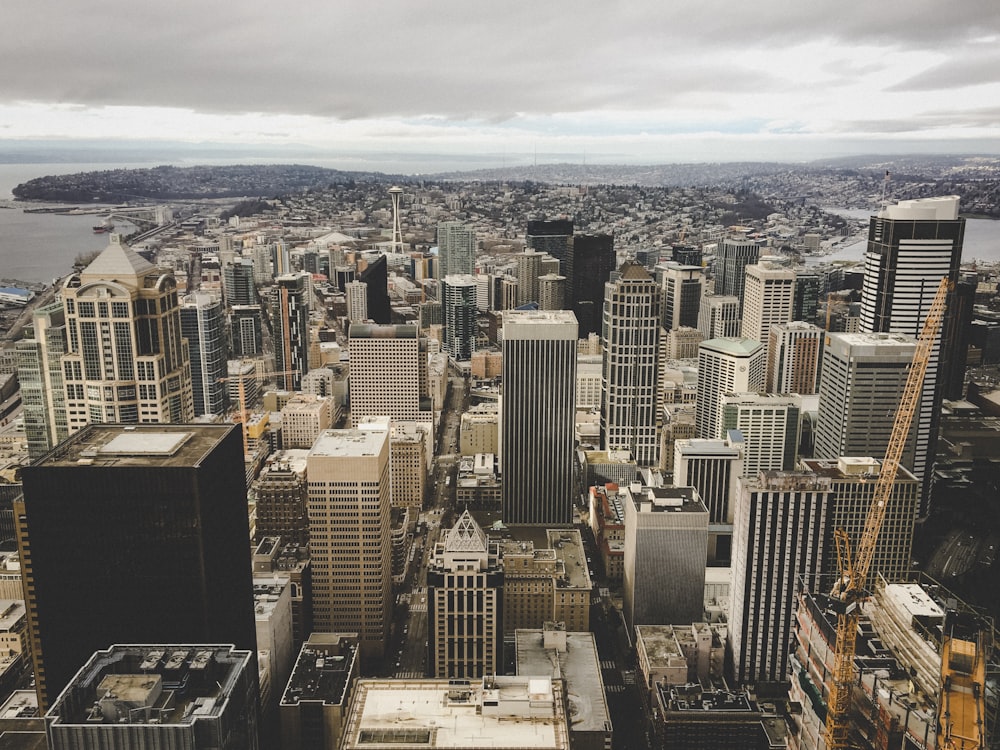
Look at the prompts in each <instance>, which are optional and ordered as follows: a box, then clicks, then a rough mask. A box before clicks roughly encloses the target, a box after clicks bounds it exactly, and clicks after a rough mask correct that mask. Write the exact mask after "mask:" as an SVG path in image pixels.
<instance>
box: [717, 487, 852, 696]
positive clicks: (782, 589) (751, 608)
mask: <svg viewBox="0 0 1000 750" xmlns="http://www.w3.org/2000/svg"><path fill="white" fill-rule="evenodd" d="M738 481H739V489H738V491H737V497H736V512H735V521H734V526H735V528H734V532H733V562H732V582H731V587H730V597H731V609H730V615H729V638H730V642H731V644H732V652H733V673H734V676H735V678H736V682H737V683H739V684H741V685H745V684H754V683H757V682H781V681H784V680H787V679H788V654H789V644H790V643H791V640H790V639H791V636H792V621H793V619H794V614H795V592H796V591H797V590H798V589H797V586H798V585H799V584H800V582H802V583H804V585H805V586H806V587H807V588H808V589H809V590H811V591H815V590H816V588H815V587H816V586H817V585H818V584H819V578H820V573H821V570H822V568H823V553H824V549H825V546H826V542H827V537H828V534H829V533H831V532H830V527H829V518H830V516H829V514H830V506H831V504H832V503H833V496H832V495H833V493H832V491H831V486H830V480H829V478H827V477H820V476H816V475H815V474H813V473H812V472H807V471H793V472H777V471H768V472H763V473H761V474H759V475H758V476H756V477H742V478H740V479H739V480H738Z"/></svg>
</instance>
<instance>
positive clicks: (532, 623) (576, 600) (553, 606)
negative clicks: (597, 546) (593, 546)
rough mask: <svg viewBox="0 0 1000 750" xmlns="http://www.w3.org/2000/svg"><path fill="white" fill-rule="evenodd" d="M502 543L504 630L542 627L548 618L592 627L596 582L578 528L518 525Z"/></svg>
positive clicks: (574, 627)
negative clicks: (592, 579)
mask: <svg viewBox="0 0 1000 750" xmlns="http://www.w3.org/2000/svg"><path fill="white" fill-rule="evenodd" d="M510 530H511V531H513V538H510V539H504V540H503V541H502V543H501V554H502V557H503V565H504V591H503V606H504V612H503V619H504V627H503V630H504V633H513V632H514V631H515V630H518V629H525V628H527V629H531V630H538V629H540V628H541V627H542V626H543V625H544V623H546V622H549V621H554V622H562V623H565V625H566V629H567V630H580V631H585V630H590V594H591V591H592V589H593V583H592V582H591V578H590V571H589V570H588V568H587V555H586V552H585V551H584V547H583V539H582V537H581V536H580V532H579V531H578V530H576V529H548V530H543V529H537V528H531V527H516V528H513V529H510Z"/></svg>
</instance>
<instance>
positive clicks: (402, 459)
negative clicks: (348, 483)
mask: <svg viewBox="0 0 1000 750" xmlns="http://www.w3.org/2000/svg"><path fill="white" fill-rule="evenodd" d="M426 433H427V431H426V430H425V429H424V426H423V425H422V424H420V423H416V424H415V423H413V422H393V423H392V428H391V433H390V437H389V455H390V459H389V460H390V464H391V469H390V472H391V474H392V507H394V508H415V509H416V510H418V511H419V510H420V508H421V506H423V503H424V494H425V492H426V489H427V459H428V448H427V443H428V442H429V437H428V435H427V434H426Z"/></svg>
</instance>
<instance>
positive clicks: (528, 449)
mask: <svg viewBox="0 0 1000 750" xmlns="http://www.w3.org/2000/svg"><path fill="white" fill-rule="evenodd" d="M576 341H577V324H576V318H575V317H574V316H573V313H571V312H569V311H563V310H559V311H551V312H549V311H544V312H543V311H534V310H509V311H507V312H505V313H504V316H503V393H502V396H501V405H500V459H501V462H502V466H503V486H502V491H501V493H502V496H501V507H502V514H503V521H504V523H507V524H534V525H546V526H560V525H568V524H571V523H572V522H573V497H574V494H575V489H574V482H573V463H574V445H575V429H574V426H575V417H576Z"/></svg>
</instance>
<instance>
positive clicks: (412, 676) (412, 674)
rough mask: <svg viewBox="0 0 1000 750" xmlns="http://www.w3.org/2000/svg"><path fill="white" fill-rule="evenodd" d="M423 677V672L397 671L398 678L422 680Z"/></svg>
mask: <svg viewBox="0 0 1000 750" xmlns="http://www.w3.org/2000/svg"><path fill="white" fill-rule="evenodd" d="M423 677H424V673H423V672H396V679H397V680H420V679H423Z"/></svg>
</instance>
